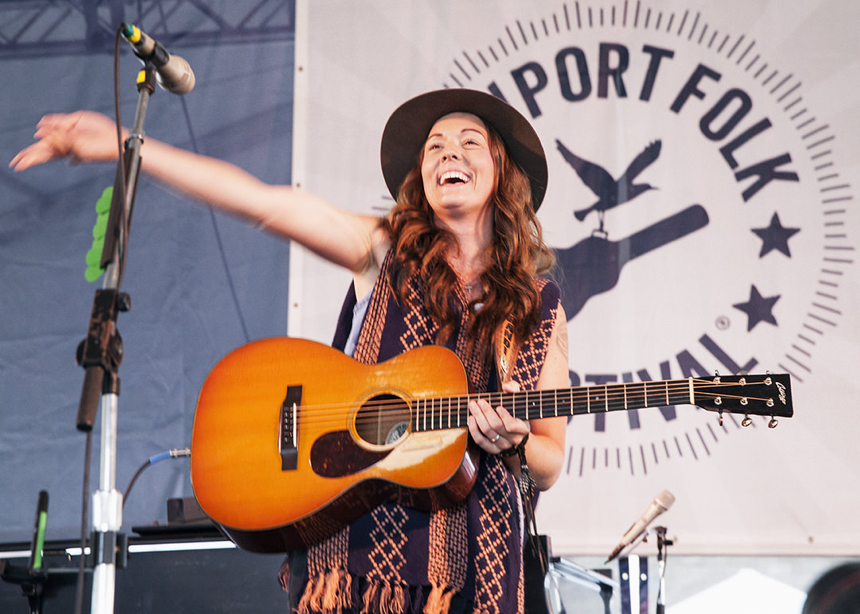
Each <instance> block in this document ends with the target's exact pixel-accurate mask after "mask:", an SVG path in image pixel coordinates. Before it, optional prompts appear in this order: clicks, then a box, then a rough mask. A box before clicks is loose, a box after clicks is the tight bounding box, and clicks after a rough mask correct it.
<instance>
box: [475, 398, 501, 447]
mask: <svg viewBox="0 0 860 614" xmlns="http://www.w3.org/2000/svg"><path fill="white" fill-rule="evenodd" d="M469 410H470V412H471V414H472V415H471V416H470V419H474V421H475V425H476V430H477V431H478V435H479V437H475V434H474V433H473V434H472V436H473V438H474V439H475V441H478V442H479V443H481V441H482V440H483V441H486V442H487V443H490V444H495V443H496V442H498V441H499V439H500V438H501V437H502V436H503V435H504V428H503V424H502V422H501V420H500V419H499V418H498V416H497V415H496V414H495V410H493V408H492V407H490V405H489V404H488V403H487V402H486V401H483V402H482V401H471V402H470V403H469ZM491 451H495V450H491Z"/></svg>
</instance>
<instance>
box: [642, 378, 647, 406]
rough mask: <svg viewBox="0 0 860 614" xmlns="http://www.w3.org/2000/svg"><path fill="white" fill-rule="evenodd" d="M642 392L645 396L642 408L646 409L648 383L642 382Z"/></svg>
mask: <svg viewBox="0 0 860 614" xmlns="http://www.w3.org/2000/svg"><path fill="white" fill-rule="evenodd" d="M642 392H643V393H644V394H645V405H643V406H642V407H648V382H642Z"/></svg>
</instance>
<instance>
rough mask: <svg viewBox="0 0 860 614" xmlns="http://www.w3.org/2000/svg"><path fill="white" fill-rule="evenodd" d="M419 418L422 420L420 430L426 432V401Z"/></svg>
mask: <svg viewBox="0 0 860 614" xmlns="http://www.w3.org/2000/svg"><path fill="white" fill-rule="evenodd" d="M421 418H422V421H423V423H424V426H423V427H422V429H421V430H422V431H426V430H427V401H426V400H425V401H424V412H423V414H422V416H421Z"/></svg>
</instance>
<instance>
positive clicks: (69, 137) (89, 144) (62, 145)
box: [9, 111, 118, 171]
mask: <svg viewBox="0 0 860 614" xmlns="http://www.w3.org/2000/svg"><path fill="white" fill-rule="evenodd" d="M35 138H36V142H35V143H33V144H32V145H30V146H29V147H26V148H25V149H22V150H21V151H20V152H18V154H17V155H16V156H15V157H14V158H12V161H11V162H10V163H9V167H10V168H12V169H14V170H15V171H23V170H26V169H28V168H30V167H31V166H36V165H37V164H44V163H46V162H50V161H51V160H55V159H60V158H68V159H70V160H72V161H73V162H107V161H111V160H116V159H117V155H118V147H117V139H116V125H115V124H114V122H113V121H112V120H111V119H110V118H108V117H106V116H104V115H102V114H100V113H94V112H92V111H77V112H75V113H69V114H52V115H45V116H44V117H43V118H42V119H41V120H40V121H39V123H38V125H37V130H36V134H35Z"/></svg>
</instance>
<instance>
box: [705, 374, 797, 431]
mask: <svg viewBox="0 0 860 614" xmlns="http://www.w3.org/2000/svg"><path fill="white" fill-rule="evenodd" d="M693 388H694V396H695V401H696V405H697V406H699V407H701V408H702V409H706V410H708V411H716V412H719V413H720V414H721V415H720V424H722V414H723V412H727V413H731V414H743V416H744V419H743V421H741V424H742V425H743V426H749V425H750V423H751V419H750V416H751V415H752V416H770V417H771V421H770V423H769V424H768V426H770V427H771V428H774V427H775V426H776V425H777V424H778V421H777V420H776V417H777V416H779V417H781V418H790V417H791V416H793V415H794V409H793V407H792V403H791V378H790V376H789V375H788V374H787V373H778V374H773V373H766V374H764V375H749V374H744V375H729V376H725V375H714V376H713V377H710V378H707V377H705V378H696V379H695V380H694V383H693Z"/></svg>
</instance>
